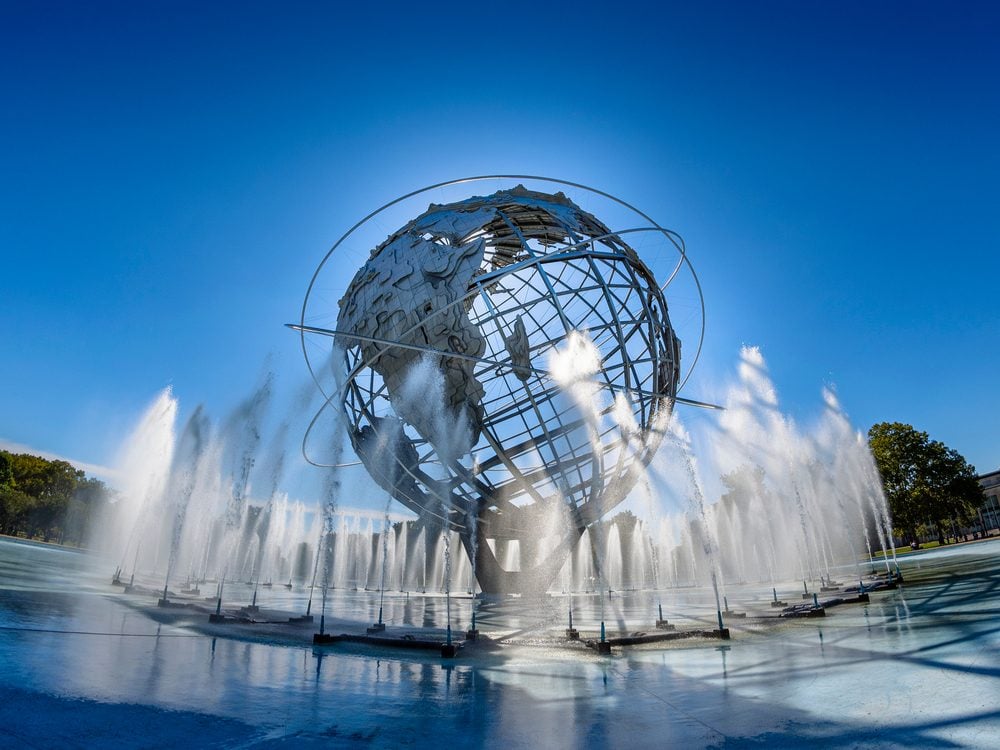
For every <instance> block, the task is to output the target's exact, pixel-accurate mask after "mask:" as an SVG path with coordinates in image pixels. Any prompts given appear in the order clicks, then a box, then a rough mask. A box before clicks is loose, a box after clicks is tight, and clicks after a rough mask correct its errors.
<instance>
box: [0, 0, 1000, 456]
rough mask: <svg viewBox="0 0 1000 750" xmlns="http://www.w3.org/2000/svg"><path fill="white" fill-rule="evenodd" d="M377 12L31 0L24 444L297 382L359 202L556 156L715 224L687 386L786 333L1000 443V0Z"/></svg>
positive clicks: (882, 404)
mask: <svg viewBox="0 0 1000 750" xmlns="http://www.w3.org/2000/svg"><path fill="white" fill-rule="evenodd" d="M363 5H365V4H364V3H314V4H299V3H289V2H282V3H277V2H275V3H271V4H258V3H248V2H240V3H231V4H227V3H208V2H169V3H136V2H120V3H116V2H100V3H79V2H67V3H64V4H61V3H53V2H27V1H25V2H12V1H8V2H4V3H2V4H0V102H2V116H0V253H2V256H0V257H2V265H0V330H2V331H3V338H2V349H0V351H2V355H0V357H2V359H0V363H2V364H0V438H3V439H4V440H6V441H8V442H16V443H18V444H20V445H23V446H28V447H30V448H32V449H35V450H37V451H45V452H48V453H52V454H56V455H63V456H67V457H70V458H72V459H75V460H79V461H82V462H88V463H91V464H107V463H109V462H110V461H112V460H113V455H114V451H115V449H116V446H117V445H118V443H119V441H120V440H121V438H122V434H123V431H125V430H126V429H127V428H128V426H129V425H130V424H131V423H132V422H134V421H135V419H136V418H137V417H138V415H139V413H140V412H141V411H142V409H143V408H144V407H145V405H146V404H147V403H148V402H149V401H150V400H151V399H152V398H153V397H154V395H155V394H156V392H157V391H158V390H160V389H161V388H163V387H164V386H166V385H168V384H170V385H172V386H173V388H174V392H175V394H176V395H177V396H178V397H179V398H180V400H181V404H182V413H190V411H191V410H192V409H193V408H194V406H195V405H197V404H198V403H202V402H204V403H205V404H206V406H207V408H208V409H209V411H210V412H212V413H213V414H215V415H217V416H222V415H223V414H224V413H225V412H226V410H228V409H229V408H231V407H232V406H233V404H235V403H236V401H237V400H239V399H241V398H243V397H244V396H245V395H246V394H247V392H248V391H249V390H250V389H251V388H252V386H253V383H254V382H256V381H257V380H258V379H259V377H260V373H261V368H262V366H263V365H262V363H263V361H264V359H265V357H270V358H271V359H270V361H271V363H272V365H273V367H274V368H275V369H276V370H278V371H280V372H281V373H282V374H283V376H285V377H286V380H287V381H288V382H297V381H296V379H297V378H299V377H301V376H302V375H303V373H304V366H303V364H302V362H301V352H300V350H299V342H298V339H297V337H296V336H295V335H294V334H293V333H291V332H289V331H288V330H287V329H285V328H283V327H282V324H283V323H285V322H288V321H293V320H297V318H298V314H299V309H300V306H301V301H302V295H303V293H304V291H305V288H306V285H307V283H308V280H309V278H310V276H311V274H312V272H313V270H314V269H315V267H316V265H317V263H318V262H319V260H320V259H321V258H322V256H323V255H324V254H325V253H326V251H327V250H328V249H329V247H330V245H331V244H332V243H333V242H334V241H335V240H336V239H337V237H339V236H340V235H341V234H342V233H343V232H344V231H345V230H346V229H347V228H348V227H349V226H350V225H351V224H353V223H354V222H355V221H356V220H357V219H359V218H360V217H361V216H363V215H365V214H366V213H367V212H368V211H369V210H371V209H373V208H375V207H377V206H379V205H381V204H382V203H384V202H385V201H387V200H389V199H391V198H393V197H395V196H397V195H399V194H401V193H404V192H407V191H409V190H411V189H414V188H417V187H420V186H422V185H426V184H429V183H432V182H436V181H439V180H446V179H451V178H455V177H462V176H466V175H469V174H483V173H527V174H543V175H551V176H556V177H561V178H564V179H568V180H573V181H578V182H582V183H585V184H589V185H594V186H597V187H600V188H602V189H604V190H607V191H610V192H612V193H614V194H617V195H619V196H621V197H622V198H624V199H625V200H628V201H630V202H632V203H634V204H635V205H637V206H639V207H640V208H642V209H643V210H644V211H646V212H647V213H649V214H651V215H652V216H654V217H655V218H656V219H657V220H658V221H659V222H661V223H662V224H664V225H665V226H669V227H671V228H673V229H674V230H676V231H678V232H679V233H680V234H681V235H682V236H683V237H684V238H685V240H686V242H687V247H688V250H689V253H690V256H691V258H692V260H693V262H694V264H695V266H696V268H697V270H698V273H699V275H700V278H701V282H702V285H703V287H704V291H705V297H706V304H707V307H708V330H707V340H706V347H705V354H704V357H703V359H702V362H701V364H700V365H699V368H698V370H696V373H695V376H694V378H693V379H692V381H691V383H690V385H689V387H688V388H687V389H686V391H685V395H687V396H690V397H692V398H699V397H705V398H712V397H714V396H717V395H718V393H719V392H720V390H721V388H722V387H723V384H724V383H725V382H726V381H727V379H728V378H729V377H730V376H731V374H732V372H733V370H734V368H735V364H736V359H737V356H738V351H739V347H740V346H741V345H742V344H744V343H746V344H755V345H759V346H760V347H761V349H762V351H763V352H764V355H765V357H766V358H767V360H768V363H769V365H770V368H771V372H772V375H773V377H774V379H775V381H776V383H777V387H778V389H779V395H780V397H781V400H782V404H783V407H784V408H785V409H787V410H788V411H790V412H791V413H792V414H793V415H796V416H797V417H799V418H801V419H808V418H810V416H811V415H814V414H816V413H817V412H818V411H819V410H820V409H821V406H822V402H821V399H820V389H821V387H822V386H823V385H824V384H833V385H835V386H836V389H837V391H838V393H839V395H840V398H841V400H842V402H843V405H844V408H845V409H846V410H847V412H848V413H849V414H850V416H851V419H852V421H853V422H854V423H855V424H856V425H857V426H858V427H859V428H860V429H863V430H866V429H867V428H868V426H869V425H870V424H872V423H873V422H877V421H883V420H889V421H897V420H898V421H903V422H910V423H912V424H913V425H915V426H916V427H918V428H919V429H922V430H926V431H928V432H929V433H930V434H931V436H932V437H933V438H937V439H940V440H943V441H944V442H945V443H947V444H948V445H950V446H951V447H953V448H956V449H957V450H959V451H960V452H961V453H963V454H964V455H965V456H966V457H967V458H968V459H969V460H970V461H972V462H973V463H974V464H975V465H976V467H977V468H978V469H979V470H980V471H987V470H990V469H995V468H997V467H998V466H1000V437H998V436H1000V420H998V415H1000V391H998V385H997V384H998V383H1000V299H998V291H997V290H998V284H997V281H998V278H1000V260H998V257H1000V253H998V250H1000V248H998V237H1000V201H998V198H1000V187H998V182H997V180H998V175H1000V136H998V134H1000V83H998V81H1000V43H998V41H997V40H998V39H1000V22H998V19H1000V9H998V6H997V5H996V4H995V3H982V4H979V3H973V2H969V3H946V2H940V3H921V2H878V3H872V2H864V3H851V2H836V3H833V2H822V3H821V2H802V1H799V2H782V3H776V2H744V3H735V2H734V3H726V4H714V3H701V2H698V3H691V2H684V3H659V2H656V3H654V2H649V3H644V4H635V3H629V2H618V3H600V4H595V5H594V6H593V7H587V6H586V4H576V7H575V8H573V9H572V10H571V9H570V7H572V4H566V5H567V7H566V8H563V9H559V8H556V7H552V6H550V5H548V4H546V3H530V4H516V3H509V4H508V3H462V4H459V5H457V6H456V7H455V8H453V9H451V10H448V9H446V8H444V7H435V6H433V5H432V4H428V3H412V4H409V3H407V4H400V5H399V7H394V6H393V4H392V3H378V4H374V5H373V7H372V9H370V10H367V9H364V8H363V7H362V6H363ZM353 270H354V269H350V271H349V272H350V273H351V274H353Z"/></svg>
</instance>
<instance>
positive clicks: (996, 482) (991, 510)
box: [979, 469, 1000, 534]
mask: <svg viewBox="0 0 1000 750" xmlns="http://www.w3.org/2000/svg"><path fill="white" fill-rule="evenodd" d="M979 485H980V486H981V487H982V488H983V494H984V495H986V499H985V500H984V501H983V504H982V505H981V506H979V522H980V523H981V524H982V528H983V529H984V530H985V531H986V532H987V533H988V534H992V533H993V532H994V531H996V530H1000V469H997V470H996V471H991V472H990V473H989V474H980V475H979Z"/></svg>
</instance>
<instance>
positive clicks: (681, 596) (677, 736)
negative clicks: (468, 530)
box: [0, 540, 1000, 748]
mask: <svg viewBox="0 0 1000 750" xmlns="http://www.w3.org/2000/svg"><path fill="white" fill-rule="evenodd" d="M998 552H1000V543H998V542H991V543H984V544H980V545H970V546H969V547H967V548H965V551H964V552H963V551H962V550H959V549H953V550H949V551H948V553H947V554H944V555H942V556H941V557H940V558H939V562H938V563H937V564H935V561H934V557H933V556H932V555H930V554H927V555H923V556H921V557H919V558H915V559H914V561H913V562H907V561H906V560H903V561H902V564H903V566H904V567H903V572H904V575H905V576H906V577H907V581H908V583H907V586H906V587H905V588H904V589H902V590H900V591H895V592H880V593H877V594H875V595H873V597H872V603H871V605H869V606H867V607H860V606H859V607H845V608H839V609H837V610H832V611H831V613H830V615H829V616H828V617H827V618H826V619H825V620H821V621H797V622H790V623H784V624H782V625H781V626H780V627H773V626H768V627H766V628H765V627H763V626H761V625H759V624H758V625H753V624H752V623H751V624H745V625H744V624H741V623H738V622H737V621H733V622H731V623H729V624H730V626H732V627H733V629H734V639H733V641H732V642H731V643H729V644H727V645H728V648H720V647H719V644H718V642H714V643H712V642H707V641H699V642H685V643H682V644H680V645H675V646H672V647H668V648H655V649H653V648H635V649H631V650H627V651H625V652H623V653H620V654H616V655H614V656H613V657H611V658H600V657H597V656H596V655H594V654H592V653H590V652H588V651H585V650H582V649H581V650H573V649H569V648H568V647H567V646H566V645H565V644H564V643H563V642H562V641H561V640H560V639H558V637H556V636H557V634H558V633H559V631H560V629H561V628H563V627H565V620H566V617H567V614H568V609H569V607H570V606H572V607H573V608H574V620H575V622H576V624H577V626H578V627H580V628H581V629H583V630H585V631H586V630H592V629H593V628H594V626H595V625H596V619H597V615H598V614H599V612H600V599H601V597H600V596H597V595H591V596H588V597H573V598H569V597H551V598H546V599H540V600H535V601H527V600H516V599H515V600H507V601H503V602H500V603H481V604H480V605H479V606H480V609H479V614H478V615H477V622H478V624H479V627H480V630H481V631H482V632H484V633H489V634H490V635H491V636H493V637H494V638H495V640H496V641H498V643H497V644H495V645H494V647H492V648H487V647H485V646H484V647H483V648H481V649H479V650H477V651H476V652H475V653H473V652H472V651H469V652H467V653H464V654H462V655H460V656H459V658H458V659H456V660H454V661H451V662H446V661H443V660H442V659H440V658H438V657H437V656H436V655H434V654H424V653H420V652H395V651H388V650H387V651H381V652H373V651H371V650H366V649H364V648H362V647H360V646H337V647H335V648H331V649H326V650H322V649H314V648H313V647H312V646H311V645H287V644H286V645H283V644H282V643H278V642H267V641H249V640H238V639H231V638H221V637H212V636H211V635H208V634H206V633H203V632H199V630H197V629H193V628H191V627H187V626H185V625H184V620H183V619H182V620H179V621H178V622H172V621H161V622H158V621H157V620H155V619H153V618H152V617H150V616H149V615H148V614H147V613H146V612H145V611H144V610H142V609H140V608H136V606H135V604H134V602H135V601H136V600H137V599H143V597H135V596H132V597H128V596H125V595H123V594H122V593H121V589H120V588H114V587H111V586H110V585H109V582H110V581H109V571H108V570H106V569H105V567H106V566H104V564H103V563H100V564H94V563H93V562H92V561H91V560H90V559H89V558H88V557H87V556H85V555H82V554H80V553H76V552H69V551H65V550H61V549H58V548H52V547H43V546H38V545H28V544H22V543H14V542H11V541H6V540H4V541H0V704H2V705H5V706H7V708H0V722H3V723H4V725H5V726H8V727H9V726H14V727H15V728H17V731H19V732H21V733H22V734H21V735H19V736H22V737H25V736H26V737H29V738H30V737H35V738H36V739H40V738H41V739H46V740H52V741H54V740H55V739H57V738H59V737H69V738H72V734H71V731H72V730H71V727H72V724H73V722H74V721H76V719H74V718H73V717H74V716H78V712H81V711H85V712H88V713H86V716H91V715H92V713H93V712H99V711H100V710H101V709H100V706H101V704H115V705H117V706H119V707H120V708H121V707H122V706H123V704H139V705H140V706H145V707H150V709H153V710H156V711H161V713H158V714H154V716H156V717H159V718H157V719H156V720H155V721H151V720H150V719H149V718H148V717H147V718H146V719H145V721H146V724H145V726H147V727H148V729H147V730H146V731H147V732H148V733H151V734H146V735H143V736H144V737H146V738H147V739H148V738H149V737H153V738H157V737H158V738H159V739H160V741H161V744H173V743H175V742H177V741H183V737H184V736H186V733H188V732H191V731H194V730H193V729H192V727H194V726H197V725H198V721H200V719H196V718H195V719H192V718H191V717H192V716H193V717H198V716H206V715H207V716H211V717H216V719H217V720H219V723H218V724H217V727H216V730H215V731H216V733H217V734H218V733H220V732H221V733H223V734H225V733H228V734H225V737H229V738H230V740H232V741H234V742H235V741H236V740H239V742H240V743H246V742H249V743H250V744H253V743H254V742H264V741H267V740H275V739H280V738H296V739H298V740H315V741H316V742H320V741H324V742H325V741H328V740H332V739H339V740H343V741H345V742H346V741H349V742H350V743H361V744H365V743H374V744H375V745H377V746H390V745H396V744H401V743H406V744H410V745H415V746H423V745H430V744H435V745H441V744H444V743H451V744H453V745H455V746H473V745H474V746H484V747H505V748H506V747H511V746H514V747H517V746H525V747H532V746H539V745H543V744H544V745H546V746H551V747H579V746H582V745H590V746H621V747H630V748H631V747H643V746H657V747H662V746H668V745H670V744H677V745H683V746H687V747H702V746H709V745H713V744H723V743H724V742H726V741H727V738H728V739H732V738H757V739H758V741H761V742H765V741H766V742H768V743H770V744H774V745H784V746H787V745H794V744H796V743H804V742H805V741H806V740H808V741H810V742H820V741H822V742H828V743H831V744H837V743H842V744H852V743H853V744H865V745H870V744H874V745H876V746H877V745H878V743H883V744H884V745H885V746H894V744H895V743H898V744H903V743H904V742H905V743H909V744H910V745H911V746H912V745H927V744H932V743H936V742H938V741H940V739H941V738H942V737H944V736H945V735H947V736H948V737H950V738H952V739H953V740H955V739H956V738H957V740H956V741H959V742H963V741H964V742H966V743H967V744H969V745H970V746H973V747H974V746H976V742H977V741H978V740H977V739H976V738H977V737H980V736H986V735H985V734H981V733H983V732H985V731H986V730H988V729H989V728H990V727H995V726H996V725H997V722H998V721H1000V699H998V694H997V691H996V687H995V684H996V679H997V677H1000V657H998V653H1000V627H998V626H997V625H995V623H996V615H997V614H998V613H1000V570H998V567H1000V566H998V565H997V563H996V560H997V559H998V558H997V553H998ZM150 583H151V584H152V581H151V582H150ZM227 591H232V594H231V596H232V598H233V599H234V600H236V599H239V598H240V597H243V603H246V602H248V601H249V596H250V593H251V591H250V589H249V587H246V586H242V585H236V584H233V585H232V586H230V584H228V583H227ZM209 593H210V592H209ZM769 596H770V592H769V591H764V590H761V591H756V590H752V589H750V590H746V591H742V590H741V591H730V592H729V600H730V604H731V606H733V607H734V608H736V606H737V605H738V606H741V607H745V606H748V605H754V604H755V603H758V602H759V603H761V604H766V601H767V599H768V598H769ZM307 597H308V592H307V591H304V590H291V591H289V590H286V589H284V588H283V587H281V588H274V589H272V590H271V591H268V592H261V603H262V604H263V605H264V606H266V607H280V608H284V609H288V610H290V611H294V610H299V609H301V610H304V607H305V601H306V599H307ZM144 600H145V601H148V602H152V597H151V596H150V597H145V599H144ZM661 600H662V601H663V605H664V614H665V615H666V616H667V617H668V618H670V619H671V620H672V621H673V620H675V619H676V620H677V621H678V622H679V623H686V624H688V625H691V626H695V625H697V624H698V623H704V624H707V625H711V622H712V619H713V617H714V612H713V611H712V608H711V606H710V596H709V594H707V592H705V591H702V590H694V589H692V590H681V591H675V592H664V593H662V594H656V593H653V592H626V593H621V594H620V593H618V592H615V593H614V595H613V596H611V597H610V598H607V596H606V595H605V602H604V604H605V607H606V609H607V612H608V613H609V617H608V619H609V622H610V623H614V626H615V627H616V628H617V627H621V628H622V629H625V630H630V631H631V630H639V629H644V630H646V629H649V628H650V625H651V623H652V620H653V619H655V616H656V605H657V604H658V603H659V601H661ZM377 602H378V599H377V594H376V593H374V592H364V591H360V592H354V591H337V592H334V593H333V595H332V596H331V598H330V604H331V606H330V616H331V617H335V618H339V619H340V620H342V621H344V622H347V621H353V622H355V623H361V624H364V623H366V622H369V621H371V620H373V619H374V618H375V616H376V615H377ZM234 603H235V602H234ZM471 606H472V601H471V600H469V599H461V600H459V601H457V602H454V603H453V614H454V613H457V614H454V616H455V621H454V623H453V624H454V626H455V627H456V629H461V628H464V627H465V626H467V624H468V620H469V617H470V614H471ZM153 612H154V613H155V608H153ZM444 612H445V602H444V599H443V598H441V597H429V596H428V597H423V596H415V595H411V596H409V597H407V596H406V595H404V594H400V593H398V592H394V593H393V594H392V595H391V596H390V595H388V594H387V596H386V616H387V619H388V620H389V621H390V623H391V624H392V625H408V626H415V627H416V626H428V627H431V626H433V627H442V626H443V625H444V624H445V619H444V617H445V614H444ZM161 619H162V618H161ZM817 623H819V624H817ZM53 631H58V632H53ZM307 632H311V631H307ZM942 679H946V681H947V688H948V689H947V693H946V694H945V693H942V692H941V690H940V685H941V684H942ZM859 686H863V690H861V691H860V695H859ZM935 686H937V687H935ZM23 691H28V692H27V693H24V692H23ZM25 695H27V696H28V698H25V697H24V696H25ZM30 695H35V696H37V703H36V705H37V706H38V707H40V708H41V707H43V706H44V707H45V712H46V715H50V714H51V715H52V716H53V717H56V718H53V720H52V721H53V723H52V724H51V725H49V724H45V723H41V724H39V723H38V722H37V721H34V720H33V721H32V722H27V721H26V720H24V719H22V718H21V717H20V716H18V715H16V714H12V713H11V712H13V711H15V708H11V707H16V706H22V705H24V702H25V701H29V703H30V700H29V698H30ZM63 698H83V699H87V700H88V701H92V703H80V702H78V701H73V702H66V701H64V700H62V699H63ZM904 700H905V704H906V710H905V711H904V710H902V709H901V708H899V706H900V705H901V703H902V702H903V701H904ZM164 709H166V710H169V711H171V712H185V713H183V714H181V713H176V714H175V713H162V711H163V710H164ZM121 710H122V711H123V712H124V713H123V714H122V715H123V716H127V715H129V714H128V712H129V711H138V710H139V707H135V708H131V707H129V708H127V710H126V708H121ZM142 710H144V711H145V710H148V709H142ZM60 712H68V714H67V716H68V718H67V716H64V715H63V714H61V713H60ZM36 718H37V717H36ZM222 718H225V719H227V720H231V721H229V722H226V721H221V719H222ZM56 719H60V720H63V719H65V720H66V722H68V723H65V722H64V725H59V726H56ZM19 722H20V723H19ZM12 723H13V724H12ZM60 727H61V728H60ZM67 727H70V728H67ZM790 727H794V732H792V730H791V729H790ZM8 731H14V730H8ZM95 731H96V730H95ZM31 732H36V733H37V734H34V735H32V734H31ZM60 732H62V733H64V734H60ZM174 732H176V733H180V737H178V736H177V735H176V734H172V733H174ZM24 733H27V734H24ZM67 733H68V734H67ZM213 736H214V735H213ZM126 737H127V735H126ZM887 737H891V738H892V739H891V740H887V739H886V738H887ZM44 744H49V743H48V742H47V741H46V742H45V743H44ZM70 744H73V743H72V742H71V743H70ZM98 744H99V743H98ZM125 744H126V745H127V744H128V742H125ZM137 744H139V743H137ZM154 744H155V743H154Z"/></svg>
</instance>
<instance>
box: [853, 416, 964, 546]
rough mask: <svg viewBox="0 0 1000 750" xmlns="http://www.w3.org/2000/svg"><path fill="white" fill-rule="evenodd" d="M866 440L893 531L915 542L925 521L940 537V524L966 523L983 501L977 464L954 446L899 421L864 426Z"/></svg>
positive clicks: (941, 531)
mask: <svg viewBox="0 0 1000 750" xmlns="http://www.w3.org/2000/svg"><path fill="white" fill-rule="evenodd" d="M868 445H869V447H870V448H871V452H872V456H874V458H875V464H876V466H877V467H878V471H879V474H880V475H881V477H882V486H883V488H884V489H885V496H886V499H887V500H888V502H889V512H890V513H891V515H892V521H893V526H894V527H895V529H896V533H897V534H899V535H900V536H902V537H903V538H904V539H906V540H909V541H910V542H911V543H916V542H917V529H918V528H919V527H920V526H922V525H924V524H927V525H929V526H933V527H934V528H936V530H937V534H938V539H939V540H940V541H942V542H943V541H944V529H943V523H944V522H945V521H947V520H949V519H953V520H958V521H963V522H967V521H969V520H970V519H971V518H973V517H974V514H975V510H976V508H977V507H978V506H979V504H981V503H982V501H983V492H982V488H981V487H980V486H979V482H978V480H977V479H976V469H975V467H973V466H972V465H970V464H969V463H968V462H967V461H966V460H965V458H963V457H962V456H961V454H959V453H958V452H957V451H955V450H953V449H951V448H949V447H947V446H946V445H945V444H944V443H941V442H940V441H937V440H931V439H930V438H929V436H928V435H927V433H926V432H920V431H918V430H915V429H914V428H913V426H912V425H908V424H902V423H900V422H891V423H890V422H880V423H879V424H876V425H872V428H871V429H870V430H868Z"/></svg>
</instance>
